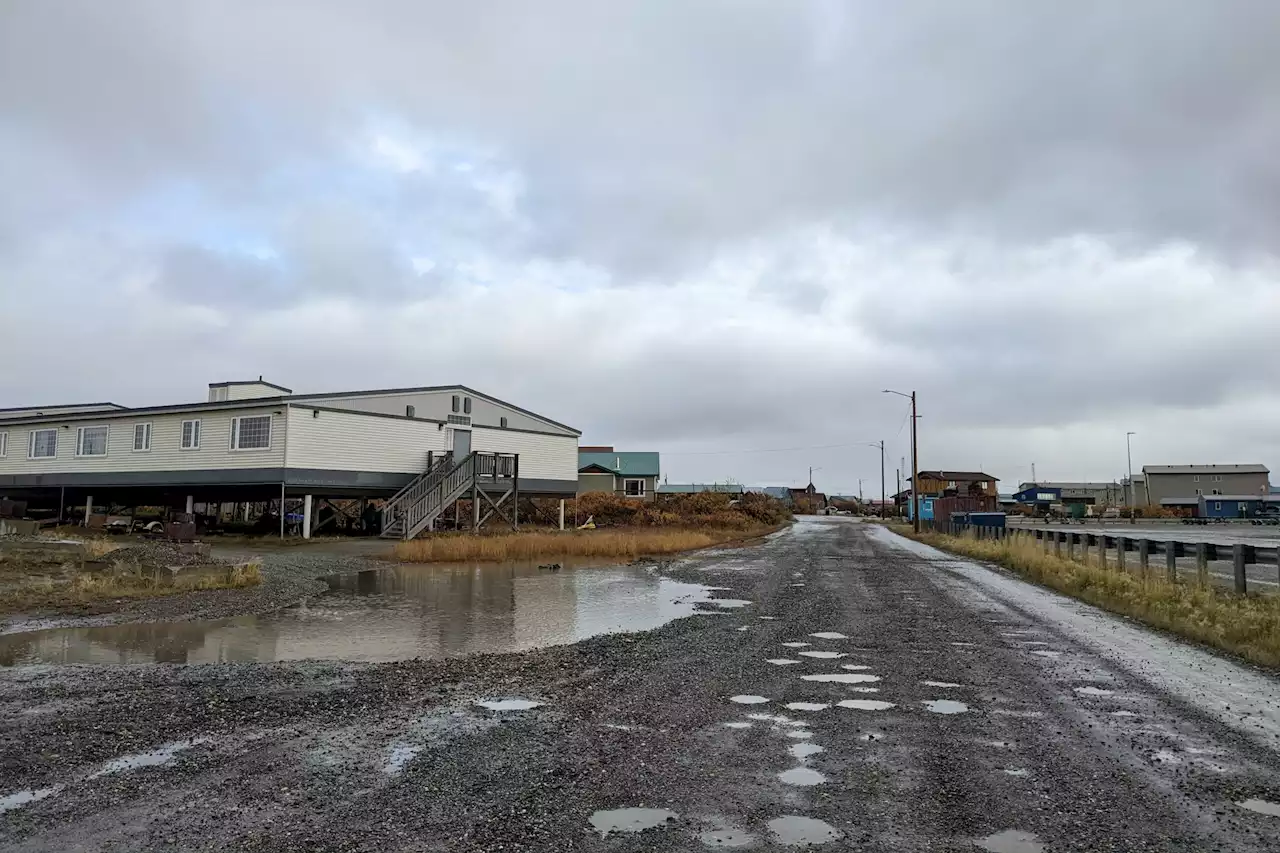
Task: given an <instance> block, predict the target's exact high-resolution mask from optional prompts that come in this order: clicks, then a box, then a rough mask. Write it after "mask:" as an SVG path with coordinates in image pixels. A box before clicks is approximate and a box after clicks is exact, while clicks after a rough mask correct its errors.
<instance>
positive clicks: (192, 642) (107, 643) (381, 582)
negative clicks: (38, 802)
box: [0, 561, 736, 666]
mask: <svg viewBox="0 0 1280 853" xmlns="http://www.w3.org/2000/svg"><path fill="white" fill-rule="evenodd" d="M327 581H328V583H329V586H330V589H329V591H328V592H326V593H323V594H321V595H319V596H316V597H315V598H312V599H310V600H308V601H305V602H303V603H302V604H300V605H297V606H295V607H289V608H286V609H284V610H278V611H275V612H273V613H266V614H261V615H256V616H239V617H235V618H231V619H218V620H210V621H204V622H168V623H164V622H162V623H154V624H145V625H140V624H132V625H109V626H104V627H98V628H55V629H49V630H44V631H31V632H26V633H20V634H7V635H4V636H0V665H4V666H13V665H22V664H41V663H44V664H73V663H91V664H132V663H219V662H225V661H284V660H302V659H327V660H351V661H389V660H405V659H409V658H415V657H422V658H443V657H454V656H458V655H466V654H473V653H477V652H512V651H520V650H523V649H531V648H537V647H541V646H552V645H562V644H566V643H573V642H577V641H578V640H582V639H585V638H587V637H593V636H596V635H598V634H610V633H619V632H624V631H647V630H651V629H653V628H657V627H660V626H662V625H665V624H666V623H668V622H670V621H672V620H673V619H678V618H680V617H683V616H689V615H692V614H693V613H695V612H699V611H704V610H709V611H712V612H715V611H717V610H718V609H719V608H718V606H717V605H714V604H711V603H710V602H712V601H713V599H712V598H711V595H712V590H711V589H710V588H709V587H706V586H702V585H700V584H691V583H682V582H680V581H674V580H671V579H670V578H664V577H661V576H659V575H657V574H655V573H654V572H652V571H651V570H649V569H647V568H646V567H645V566H642V565H636V566H631V565H626V566H618V565H601V564H600V563H599V562H595V563H592V562H589V561H581V562H570V561H566V565H565V569H564V570H563V571H558V572H549V571H543V570H539V569H538V567H537V563H536V561H529V562H527V563H517V564H509V563H504V564H493V563H489V564H474V565H455V564H449V565H432V566H425V565H422V566H415V565H400V566H391V567H388V568H386V569H382V570H370V571H364V572H359V573H355V574H349V575H339V576H336V577H332V578H328V579H327ZM735 603H736V602H735Z"/></svg>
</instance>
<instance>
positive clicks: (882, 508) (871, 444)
mask: <svg viewBox="0 0 1280 853" xmlns="http://www.w3.org/2000/svg"><path fill="white" fill-rule="evenodd" d="M859 443H860V444H861V445H862V446H863V447H878V448H880V517H881V518H884V514H885V504H886V503H887V502H888V496H887V495H886V494H885V486H884V439H880V441H863V442H859Z"/></svg>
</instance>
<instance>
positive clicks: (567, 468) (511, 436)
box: [471, 427, 578, 483]
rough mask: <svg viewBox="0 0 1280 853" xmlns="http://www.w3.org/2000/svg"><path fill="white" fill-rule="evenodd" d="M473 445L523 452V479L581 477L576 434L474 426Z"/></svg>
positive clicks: (477, 448)
mask: <svg viewBox="0 0 1280 853" xmlns="http://www.w3.org/2000/svg"><path fill="white" fill-rule="evenodd" d="M471 449H472V450H487V451H490V452H493V453H518V454H520V477H521V479H525V478H528V479H531V480H535V479H536V480H559V481H561V482H564V483H573V482H576V481H577V479H578V437H577V436H576V435H544V434H540V433H531V432H515V431H513V430H506V429H486V428H485V427H475V428H473V429H472V430H471Z"/></svg>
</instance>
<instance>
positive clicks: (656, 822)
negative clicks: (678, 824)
mask: <svg viewBox="0 0 1280 853" xmlns="http://www.w3.org/2000/svg"><path fill="white" fill-rule="evenodd" d="M677 817H679V815H677V814H676V813H675V812H673V811H671V810H670V809H646V808H626V809H607V810H604V811H598V812H595V813H593V814H592V815H591V825H592V826H593V827H595V830H596V831H597V832H599V833H600V835H601V836H602V837H605V838H607V837H608V836H609V833H611V832H644V831H645V830H646V829H657V828H659V827H665V826H666V825H667V824H668V823H670V822H671V821H673V820H675V819H676V818H677Z"/></svg>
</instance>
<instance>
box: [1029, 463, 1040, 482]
mask: <svg viewBox="0 0 1280 853" xmlns="http://www.w3.org/2000/svg"><path fill="white" fill-rule="evenodd" d="M1031 482H1032V483H1034V484H1035V485H1037V486H1038V485H1040V481H1039V480H1037V479H1036V463H1034V462H1032V463H1031Z"/></svg>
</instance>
